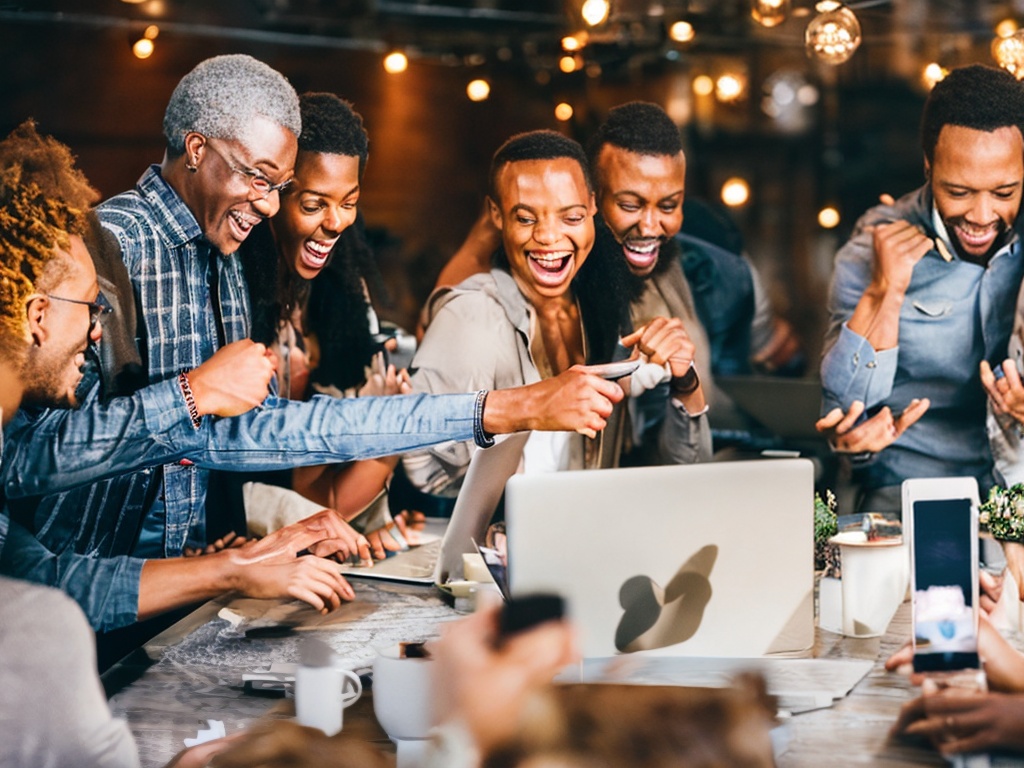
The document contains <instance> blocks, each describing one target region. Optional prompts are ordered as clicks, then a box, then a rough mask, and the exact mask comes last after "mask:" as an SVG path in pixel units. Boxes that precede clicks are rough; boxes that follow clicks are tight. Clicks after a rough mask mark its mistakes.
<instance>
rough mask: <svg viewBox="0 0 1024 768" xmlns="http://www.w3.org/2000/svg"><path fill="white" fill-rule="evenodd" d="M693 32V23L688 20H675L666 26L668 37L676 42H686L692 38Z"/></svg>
mask: <svg viewBox="0 0 1024 768" xmlns="http://www.w3.org/2000/svg"><path fill="white" fill-rule="evenodd" d="M695 34H696V33H695V32H694V30H693V24H691V23H690V22H688V21H677V22H676V23H675V24H673V25H672V26H671V27H669V28H668V35H669V37H671V38H672V39H673V40H675V41H676V42H677V43H688V42H690V41H691V40H693V37H694V35H695Z"/></svg>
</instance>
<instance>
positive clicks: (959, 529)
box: [912, 499, 979, 672]
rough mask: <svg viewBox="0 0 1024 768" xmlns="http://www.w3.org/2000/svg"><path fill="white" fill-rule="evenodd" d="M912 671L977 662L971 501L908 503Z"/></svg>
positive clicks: (974, 533)
mask: <svg viewBox="0 0 1024 768" xmlns="http://www.w3.org/2000/svg"><path fill="white" fill-rule="evenodd" d="M913 515H914V520H913V526H912V528H913V541H912V547H913V550H912V551H913V589H914V596H913V615H914V669H915V670H916V671H919V672H925V671H935V670H953V669H972V668H977V667H978V666H979V664H978V638H977V626H978V621H977V600H978V595H977V579H978V525H977V520H976V518H975V516H974V510H973V507H972V504H971V500H970V499H937V500H929V501H914V502H913Z"/></svg>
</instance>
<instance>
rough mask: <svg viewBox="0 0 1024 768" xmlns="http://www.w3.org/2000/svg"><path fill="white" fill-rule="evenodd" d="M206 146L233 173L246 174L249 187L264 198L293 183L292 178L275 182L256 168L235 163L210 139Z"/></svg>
mask: <svg viewBox="0 0 1024 768" xmlns="http://www.w3.org/2000/svg"><path fill="white" fill-rule="evenodd" d="M206 146H208V147H209V148H210V151H211V152H213V153H214V154H215V155H217V157H219V158H220V159H221V160H223V161H224V164H225V165H226V166H227V167H228V168H229V169H231V172H232V173H237V174H238V175H239V176H244V177H245V178H246V180H247V181H248V183H249V188H250V189H252V191H253V192H255V193H256V194H257V195H259V196H260V197H262V198H263V199H266V198H268V197H270V195H271V193H272V192H280V191H282V190H283V189H284V188H285V187H287V186H288V185H289V184H291V183H292V179H288V180H287V181H282V182H281V183H280V184H274V183H273V182H271V180H270V179H268V178H267V177H266V176H264V175H263V174H262V173H260V172H259V171H257V170H256V169H254V168H245V167H244V166H238V165H235V164H234V163H233V162H231V158H229V157H228V156H227V155H225V154H224V153H223V152H221V151H220V150H218V149H217V148H216V147H215V146H213V144H212V142H211V141H210V140H209V139H207V140H206Z"/></svg>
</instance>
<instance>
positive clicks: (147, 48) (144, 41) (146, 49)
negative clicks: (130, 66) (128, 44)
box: [132, 37, 155, 59]
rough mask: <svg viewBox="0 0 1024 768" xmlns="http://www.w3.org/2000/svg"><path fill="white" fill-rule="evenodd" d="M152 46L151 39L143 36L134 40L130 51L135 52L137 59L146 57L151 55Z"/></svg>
mask: <svg viewBox="0 0 1024 768" xmlns="http://www.w3.org/2000/svg"><path fill="white" fill-rule="evenodd" d="M154 47H155V46H154V45H153V41H152V40H150V39H149V38H146V37H143V38H141V39H139V40H136V41H135V44H134V45H133V46H132V53H134V54H135V58H137V59H148V58H149V57H150V56H152V55H153V48H154Z"/></svg>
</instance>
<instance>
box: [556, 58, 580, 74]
mask: <svg viewBox="0 0 1024 768" xmlns="http://www.w3.org/2000/svg"><path fill="white" fill-rule="evenodd" d="M558 68H559V69H560V70H562V71H563V72H575V71H576V58H575V57H573V56H563V57H562V58H560V59H559V60H558Z"/></svg>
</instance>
